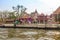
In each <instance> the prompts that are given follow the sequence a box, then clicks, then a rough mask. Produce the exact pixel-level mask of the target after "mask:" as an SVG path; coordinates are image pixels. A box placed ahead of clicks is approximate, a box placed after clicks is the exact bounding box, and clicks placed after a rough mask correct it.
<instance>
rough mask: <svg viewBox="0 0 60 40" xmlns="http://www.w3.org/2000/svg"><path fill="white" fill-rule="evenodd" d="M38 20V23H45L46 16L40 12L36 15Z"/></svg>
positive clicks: (46, 20)
mask: <svg viewBox="0 0 60 40" xmlns="http://www.w3.org/2000/svg"><path fill="white" fill-rule="evenodd" d="M38 21H39V23H47V22H48V16H47V15H44V14H43V13H41V14H40V15H39V16H38Z"/></svg>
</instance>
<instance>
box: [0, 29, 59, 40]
mask: <svg viewBox="0 0 60 40" xmlns="http://www.w3.org/2000/svg"><path fill="white" fill-rule="evenodd" d="M0 40H60V30H42V29H13V28H0Z"/></svg>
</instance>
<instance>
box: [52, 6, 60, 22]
mask: <svg viewBox="0 0 60 40" xmlns="http://www.w3.org/2000/svg"><path fill="white" fill-rule="evenodd" d="M52 14H53V16H52V18H53V19H54V21H55V16H56V15H58V14H60V7H58V8H57V9H56V10H55V11H54V12H53V13H52ZM55 23H59V22H58V21H57V22H56V21H55Z"/></svg>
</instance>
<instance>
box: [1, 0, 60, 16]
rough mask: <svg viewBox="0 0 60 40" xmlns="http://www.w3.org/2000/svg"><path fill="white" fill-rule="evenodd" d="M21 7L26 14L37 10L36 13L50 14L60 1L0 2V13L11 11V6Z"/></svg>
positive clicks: (20, 0) (17, 0)
mask: <svg viewBox="0 0 60 40" xmlns="http://www.w3.org/2000/svg"><path fill="white" fill-rule="evenodd" d="M17 5H23V6H24V7H26V8H27V10H26V12H28V13H31V12H33V11H35V9H37V11H38V13H39V14H41V13H44V14H48V15H49V14H51V13H52V12H53V11H55V10H56V9H57V8H58V7H59V6H60V0H0V11H4V10H8V11H12V6H15V7H16V6H17Z"/></svg>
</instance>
